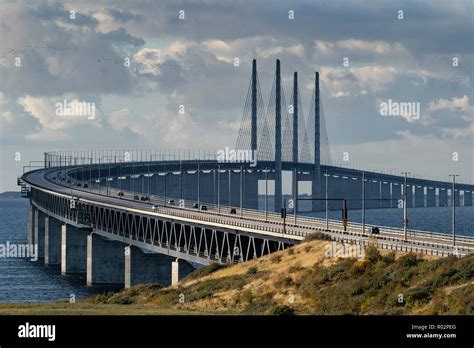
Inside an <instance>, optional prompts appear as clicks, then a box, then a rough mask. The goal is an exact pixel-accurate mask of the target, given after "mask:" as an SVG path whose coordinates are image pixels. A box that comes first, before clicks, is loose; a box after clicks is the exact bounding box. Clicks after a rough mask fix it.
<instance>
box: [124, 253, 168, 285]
mask: <svg viewBox="0 0 474 348" xmlns="http://www.w3.org/2000/svg"><path fill="white" fill-rule="evenodd" d="M173 260H174V258H173V257H171V256H168V255H163V254H157V253H146V252H144V251H142V250H141V249H140V248H138V247H135V246H128V247H126V248H125V288H129V287H131V286H133V285H137V284H148V283H157V284H160V285H162V286H169V285H171V267H170V264H171V263H172V262H173Z"/></svg>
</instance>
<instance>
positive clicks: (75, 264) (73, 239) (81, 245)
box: [61, 224, 91, 274]
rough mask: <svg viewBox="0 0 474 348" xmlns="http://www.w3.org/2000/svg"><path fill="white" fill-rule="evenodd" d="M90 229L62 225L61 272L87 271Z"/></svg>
mask: <svg viewBox="0 0 474 348" xmlns="http://www.w3.org/2000/svg"><path fill="white" fill-rule="evenodd" d="M90 232H91V230H90V229H85V228H76V227H74V226H71V225H68V224H63V225H62V226H61V274H70V273H85V272H86V269H87V235H88V234H89V233H90Z"/></svg>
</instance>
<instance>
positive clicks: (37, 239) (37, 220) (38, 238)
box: [34, 209, 45, 258]
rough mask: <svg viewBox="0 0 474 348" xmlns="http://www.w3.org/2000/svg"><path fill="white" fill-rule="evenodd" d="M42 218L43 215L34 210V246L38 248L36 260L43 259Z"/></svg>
mask: <svg viewBox="0 0 474 348" xmlns="http://www.w3.org/2000/svg"><path fill="white" fill-rule="evenodd" d="M44 218H45V214H44V213H43V212H42V211H40V210H38V209H35V212H34V226H35V228H34V231H35V233H34V244H35V245H37V246H38V258H43V257H44Z"/></svg>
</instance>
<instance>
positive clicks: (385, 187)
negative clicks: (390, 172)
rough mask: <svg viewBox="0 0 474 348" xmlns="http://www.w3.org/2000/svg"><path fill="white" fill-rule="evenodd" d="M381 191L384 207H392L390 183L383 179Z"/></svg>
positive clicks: (381, 203)
mask: <svg viewBox="0 0 474 348" xmlns="http://www.w3.org/2000/svg"><path fill="white" fill-rule="evenodd" d="M380 193H381V198H382V201H381V202H380V205H381V206H382V208H390V201H389V199H390V183H388V182H386V181H382V183H381V190H380Z"/></svg>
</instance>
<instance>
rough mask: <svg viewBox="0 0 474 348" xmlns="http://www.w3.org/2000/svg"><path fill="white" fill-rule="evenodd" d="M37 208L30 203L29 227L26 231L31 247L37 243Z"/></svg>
mask: <svg viewBox="0 0 474 348" xmlns="http://www.w3.org/2000/svg"><path fill="white" fill-rule="evenodd" d="M35 210H36V208H35V206H34V205H33V204H31V200H30V201H28V225H27V230H26V238H27V241H28V244H29V245H33V244H34V243H35Z"/></svg>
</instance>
